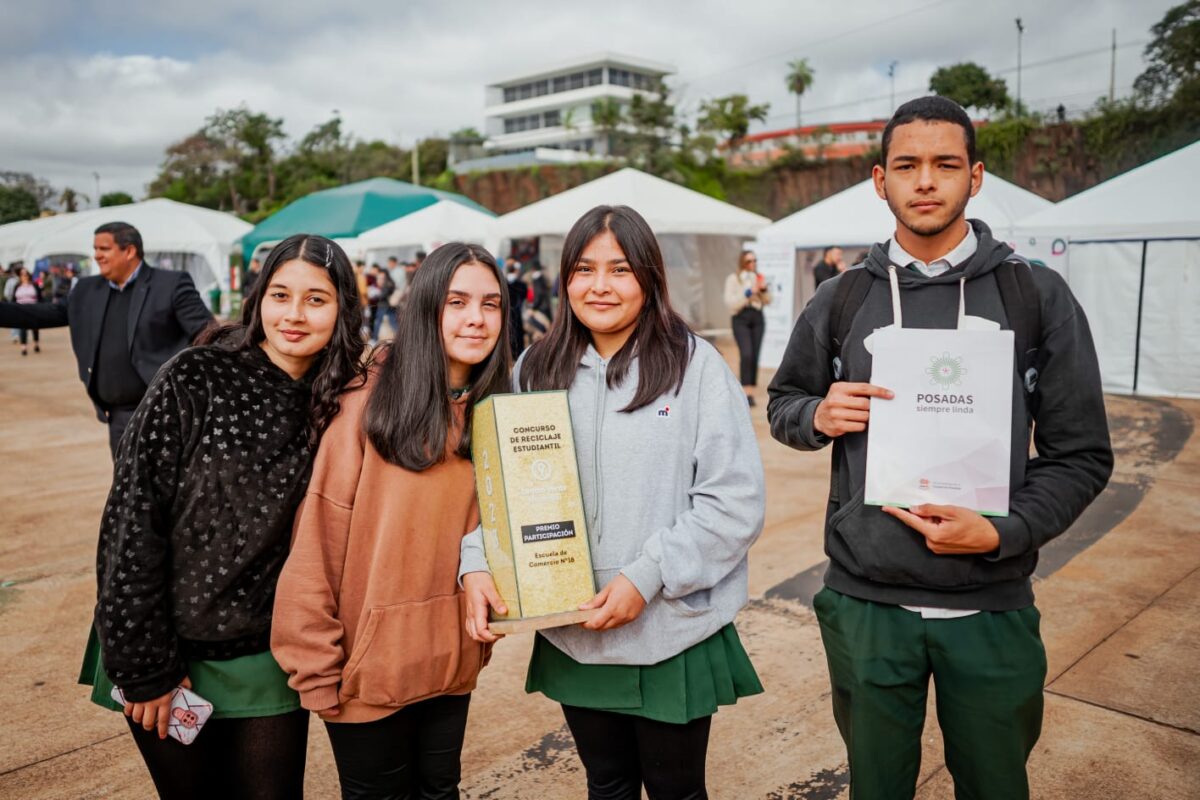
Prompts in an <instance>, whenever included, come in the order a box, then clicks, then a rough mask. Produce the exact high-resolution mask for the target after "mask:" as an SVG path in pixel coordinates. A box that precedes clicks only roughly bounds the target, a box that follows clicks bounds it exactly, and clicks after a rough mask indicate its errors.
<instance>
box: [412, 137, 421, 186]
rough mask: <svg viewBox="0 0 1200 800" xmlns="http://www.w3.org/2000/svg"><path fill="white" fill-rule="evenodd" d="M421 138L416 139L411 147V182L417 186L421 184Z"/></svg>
mask: <svg viewBox="0 0 1200 800" xmlns="http://www.w3.org/2000/svg"><path fill="white" fill-rule="evenodd" d="M420 150H421V140H420V139H417V140H416V141H415V142H413V149H412V182H413V183H415V184H416V185H417V186H420V185H421V155H420Z"/></svg>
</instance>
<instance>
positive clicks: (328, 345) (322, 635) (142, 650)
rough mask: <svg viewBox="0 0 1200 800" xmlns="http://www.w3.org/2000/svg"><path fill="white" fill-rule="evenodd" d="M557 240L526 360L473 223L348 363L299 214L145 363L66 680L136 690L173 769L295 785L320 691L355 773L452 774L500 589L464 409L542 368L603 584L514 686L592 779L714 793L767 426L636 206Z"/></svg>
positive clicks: (602, 213)
mask: <svg viewBox="0 0 1200 800" xmlns="http://www.w3.org/2000/svg"><path fill="white" fill-rule="evenodd" d="M564 253H565V255H564V261H563V263H564V280H563V281H562V286H563V287H564V294H565V296H564V298H563V303H562V306H561V310H560V313H559V315H558V318H557V320H556V321H555V323H554V325H553V326H552V328H551V330H550V332H549V334H548V335H547V337H546V338H545V339H543V340H542V341H541V342H539V343H538V344H537V345H534V346H532V347H531V348H530V349H529V350H528V351H527V352H526V353H525V354H524V355H523V356H522V359H521V361H520V362H519V363H518V365H517V369H516V370H514V369H513V368H512V359H511V351H510V349H509V347H508V346H507V344H508V341H509V333H508V330H507V326H508V325H509V324H510V316H509V313H508V303H509V298H508V292H507V290H506V287H505V280H504V277H503V276H502V274H501V273H500V270H499V269H498V267H497V265H496V263H495V261H494V260H493V258H492V257H491V256H490V255H489V254H488V253H487V252H486V251H484V250H483V249H482V248H479V247H476V246H473V245H467V244H458V243H451V244H446V245H443V246H441V247H439V248H438V249H437V250H435V251H434V252H433V253H431V254H430V255H429V257H428V258H427V259H426V260H425V262H424V264H423V265H422V266H421V268H420V269H419V270H418V271H417V272H416V274H415V276H414V280H413V283H412V290H411V296H410V298H409V302H408V307H407V313H405V314H404V315H403V316H402V317H401V318H400V328H399V331H398V332H397V335H396V337H395V339H394V340H392V341H391V342H390V343H388V344H385V345H382V346H380V347H379V348H377V349H376V350H374V351H373V352H371V353H370V354H367V357H366V358H364V349H365V347H364V344H363V339H362V336H361V335H360V332H359V325H360V316H359V314H358V293H357V288H356V285H355V277H354V273H353V270H352V268H351V265H350V263H349V262H348V260H347V259H346V256H345V254H344V253H343V252H342V250H341V249H340V248H339V247H338V246H337V245H336V244H335V243H333V242H331V241H329V240H327V239H324V238H322V237H319V236H307V235H299V236H294V237H292V238H290V239H288V240H285V241H284V242H282V243H281V244H280V245H278V246H277V247H276V248H275V249H274V250H273V251H272V252H271V254H270V255H269V256H268V257H267V259H266V261H265V263H264V265H263V269H262V274H261V276H260V277H259V279H258V280H257V281H256V282H255V285H254V288H253V290H252V292H251V294H250V296H249V298H248V301H247V303H246V305H245V310H244V312H243V317H242V321H241V324H240V325H237V326H232V327H228V328H225V329H220V330H217V331H216V332H213V333H210V334H209V336H208V342H207V343H205V344H203V345H201V346H197V347H193V348H190V349H188V350H185V351H184V352H182V353H180V354H179V355H178V356H177V357H175V358H174V359H173V360H171V361H170V362H168V363H167V364H166V365H165V366H164V367H163V368H162V369H161V370H160V371H159V373H158V375H157V376H156V377H155V379H154V381H153V382H152V384H151V386H150V387H149V389H148V391H147V393H146V397H145V399H144V400H143V402H142V404H141V405H140V407H139V409H138V411H137V412H136V414H135V415H134V418H133V420H132V421H131V422H130V425H129V428H128V430H127V431H126V433H125V435H124V437H123V439H122V441H121V445H120V447H119V449H118V452H117V457H116V462H115V473H114V480H113V487H112V490H111V493H110V496H109V500H108V503H107V505H106V507H105V511H104V515H103V519H102V524H101V532H100V546H99V558H98V573H99V594H98V601H97V605H96V613H95V625H94V631H93V637H92V641H90V642H89V646H88V653H87V658H86V659H85V665H84V676H83V678H84V680H85V682H89V683H91V684H92V685H93V687H94V688H93V693H92V698H93V700H94V701H95V702H97V703H99V704H101V705H104V706H107V707H110V708H113V709H114V710H115V709H116V708H122V706H121V705H119V704H118V703H116V702H115V701H113V700H112V699H111V697H110V692H111V689H112V686H113V685H115V686H117V687H119V688H120V689H121V690H122V692H123V693H124V697H125V700H126V704H125V705H124V706H123V709H124V711H125V713H126V716H127V717H128V720H129V727H130V730H131V731H132V733H133V736H134V740H135V742H136V743H137V746H138V748H139V749H140V751H141V753H142V756H143V758H144V760H145V762H146V764H147V766H148V768H149V770H150V774H151V776H152V777H153V779H154V782H155V785H156V787H157V789H158V791H159V792H160V794H161V795H162V796H164V797H213V796H220V794H219V793H221V792H224V793H225V794H227V795H230V796H246V797H297V796H300V793H301V791H302V785H303V773H304V764H305V753H306V740H307V728H308V720H309V712H310V711H311V712H316V713H317V715H318V716H319V717H320V718H321V719H322V720H324V721H325V722H326V723H327V729H328V732H329V739H330V742H331V745H332V748H333V754H334V758H335V761H336V763H337V768H338V774H339V778H340V781H341V786H342V792H343V796H345V797H355V798H357V797H408V796H410V795H411V796H414V797H423V798H425V797H428V798H434V797H455V796H457V786H458V782H459V776H460V768H459V754H460V751H461V747H462V742H463V736H464V732H465V729H466V722H467V709H468V704H469V698H470V692H471V691H472V689H473V688H474V686H475V681H476V678H477V675H478V673H479V671H480V669H481V668H482V667H483V665H484V664H485V663H486V661H487V659H488V657H489V654H490V648H491V646H492V643H493V642H494V641H495V640H496V638H497V637H495V636H494V635H493V634H491V633H490V631H489V630H488V628H487V608H488V606H489V605H491V606H500V607H503V600H502V599H501V598H499V597H498V596H497V594H496V590H495V587H494V584H493V583H492V582H491V578H490V575H489V574H488V573H487V562H486V559H484V558H483V557H482V548H481V545H480V541H479V538H478V532H477V530H476V529H477V526H478V523H479V515H478V508H477V503H476V499H475V483H474V477H473V469H472V465H471V461H470V455H471V441H470V430H471V413H472V407H473V404H475V403H477V402H479V401H480V400H482V399H484V398H485V397H487V396H488V395H490V394H493V393H497V392H508V391H537V390H544V389H569V399H570V404H571V407H572V412H573V413H572V417H573V419H574V420H576V425H575V431H574V433H575V437H576V440H577V442H578V443H579V447H580V453H581V454H584V453H585V451H586V455H587V457H586V458H581V465H580V466H581V479H582V483H583V486H584V487H585V493H586V497H587V501H586V502H587V507H588V509H589V514H590V518H589V522H590V526H589V532H590V535H591V538H592V542H593V561H594V565H595V568H596V576H597V585H598V586H599V587H600V588H601V591H600V593H599V594H598V595H597V596H596V597H595V599H594V600H593V601H592V602H591V604H590V605H591V607H593V608H595V609H596V613H595V614H594V616H593V617H592V619H591V621H589V622H588V623H587V624H586V625H585V626H577V627H575V628H572V629H556V630H552V631H545V632H543V633H542V634H540V635H539V636H538V637H537V640H536V644H535V648H534V654H533V658H532V660H531V663H530V670H529V684H528V686H529V689H530V690H531V691H541V692H543V693H544V694H546V695H547V696H549V697H551V698H553V699H555V700H558V701H559V702H561V703H562V704H563V707H564V712H565V714H566V717H567V720H568V722H569V724H570V726H571V729H572V731H573V733H574V734H575V736H576V740H577V743H578V745H579V752H580V756H581V758H582V759H583V760H584V763H585V765H586V767H587V771H588V785H589V791H591V792H592V793H593V795H594V796H597V797H626V796H633V794H635V793H637V792H640V787H641V786H642V785H643V784H645V785H646V786H647V787H648V789H649V790H650V791H651V793H652V794H653V795H654V796H662V797H688V796H702V794H703V791H704V758H705V753H706V750H707V739H708V724H709V719H710V717H711V715H712V714H713V712H715V711H716V709H717V706H718V705H720V704H728V703H733V702H735V701H736V700H737V698H738V697H741V696H746V695H749V694H754V693H757V692H760V691H762V687H761V685H760V683H759V680H758V677H757V676H756V674H755V672H754V668H753V667H752V666H751V664H750V661H749V658H748V657H747V655H746V652H745V650H744V648H743V647H742V645H741V643H740V642H739V640H738V636H737V633H736V631H735V630H734V628H733V624H732V623H733V619H734V616H735V615H736V613H737V611H738V610H739V609H740V608H741V606H742V605H743V603H744V602H745V600H746V594H747V588H746V576H747V565H746V552H747V550H748V549H749V547H750V545H751V544H752V543H753V542H754V540H755V538H756V537H757V536H758V533H759V531H760V529H761V525H762V515H763V505H764V497H763V493H764V478H763V472H762V465H761V462H760V459H759V455H758V448H757V444H756V441H755V437H754V432H753V430H752V428H751V424H750V419H749V414H748V412H747V410H746V407H745V400H744V399H742V395H741V392H740V391H739V388H738V385H737V382H736V381H735V380H734V378H733V375H732V373H730V371H729V369H728V367H726V365H725V363H724V361H723V360H722V358H721V356H720V354H719V353H718V352H717V351H716V350H715V349H714V348H713V347H712V346H711V345H709V344H707V343H706V342H704V341H703V340H700V339H698V338H696V337H695V336H694V335H693V334H692V333H691V332H690V331H689V329H688V327H687V325H686V323H685V322H684V321H683V320H682V319H681V318H680V317H679V316H678V314H676V312H675V311H674V310H673V309H672V308H671V305H670V302H669V299H668V296H667V290H666V275H665V272H664V269H663V266H662V257H661V254H660V252H659V249H658V244H657V242H656V240H655V237H654V234H653V232H652V231H651V230H650V228H649V227H648V226H647V224H646V222H645V221H644V220H643V219H642V218H641V217H640V216H639V215H638V214H637V212H636V211H634V210H632V209H630V208H627V207H599V208H596V209H593V210H592V211H590V212H589V213H588V214H586V215H585V216H584V217H583V218H582V219H580V220H579V222H578V223H577V224H576V225H575V226H574V228H573V229H572V230H571V232H570V234H569V235H568V237H567V239H566V242H565V245H564ZM665 398H669V403H670V406H671V413H670V416H669V417H663V416H660V415H659V413H658V412H659V407H660V406H662V405H664V403H665V402H668V400H667V399H665ZM668 453H669V454H670V456H671V457H670V459H667V458H665V457H664V455H665V454H668ZM648 488H649V489H650V490H651V491H647V489H648ZM636 498H641V500H640V501H638V500H637V499H636ZM472 531H476V532H475V533H473V534H472ZM460 576H461V579H462V583H461V586H460V583H459V580H460ZM464 588H465V591H464ZM464 623H465V624H464ZM179 685H184V686H188V687H190V688H191V689H192V690H193V691H194V692H195V693H196V694H198V695H200V696H201V697H203V698H205V699H206V700H208V701H209V702H211V703H212V705H213V707H214V714H213V717H212V719H211V720H210V721H209V722H208V723H207V725H206V726H205V728H204V730H203V731H202V733H201V735H200V736H199V737H198V738H197V739H196V741H195V743H194V744H192V745H190V746H189V747H182V746H180V745H179V744H178V743H177V742H173V741H170V740H169V739H165V738H164V736H165V733H166V730H167V725H168V722H169V716H168V714H169V703H170V698H171V694H172V693H173V691H174V689H175V687H176V686H179ZM680 686H682V687H683V690H682V691H681V690H680V688H679V687H680ZM265 765H269V768H265Z"/></svg>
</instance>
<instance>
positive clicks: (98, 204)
mask: <svg viewBox="0 0 1200 800" xmlns="http://www.w3.org/2000/svg"><path fill="white" fill-rule="evenodd" d="M92 177H93V178H95V179H96V208H99V207H100V173H99V172H93V173H92Z"/></svg>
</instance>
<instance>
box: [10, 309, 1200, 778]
mask: <svg viewBox="0 0 1200 800" xmlns="http://www.w3.org/2000/svg"><path fill="white" fill-rule="evenodd" d="M0 335H3V338H2V339H0V466H2V472H0V474H2V476H3V478H2V480H0V709H2V713H0V798H22V799H25V798H28V799H30V800H33V799H34V798H45V799H46V800H50V799H51V798H64V799H69V800H78V799H81V798H145V797H153V788H152V786H151V784H150V780H149V778H148V776H147V774H146V771H145V768H144V766H143V765H142V763H141V760H140V758H139V757H138V754H137V752H136V749H135V747H134V745H133V743H132V742H131V740H130V738H129V735H128V733H127V732H126V730H125V725H124V722H123V721H122V720H121V719H120V718H119V717H118V716H117V715H115V714H112V713H110V712H107V711H103V710H101V709H99V708H97V707H95V706H93V705H91V704H90V703H89V702H88V700H87V690H86V689H85V688H83V687H80V686H78V685H76V682H75V681H76V677H77V675H78V669H79V661H80V656H81V654H82V651H83V646H84V642H85V639H86V631H87V626H88V623H89V620H90V615H91V606H92V602H93V597H94V592H95V585H94V573H93V570H94V556H95V542H96V530H97V522H98V520H99V516H100V511H101V508H102V505H103V502H104V499H105V496H106V493H107V488H108V482H109V477H110V470H111V465H110V461H109V455H108V448H107V439H106V429H105V427H104V426H103V425H101V424H100V423H99V422H97V421H96V419H95V416H94V415H93V413H92V410H91V406H90V404H89V403H88V401H87V398H86V396H85V394H84V392H83V389H82V387H81V385H80V383H79V381H78V379H77V377H76V373H75V366H74V361H73V358H72V356H71V353H70V348H69V344H68V341H67V336H66V333H65V331H62V330H56V331H45V332H43V352H42V353H41V354H39V355H33V354H31V355H30V356H28V357H26V358H22V357H21V356H20V354H19V350H18V348H17V347H15V346H12V345H10V344H8V341H7V339H8V337H7V335H6V332H0ZM1108 407H1109V414H1110V421H1111V425H1112V428H1113V440H1114V444H1115V446H1116V448H1117V451H1118V459H1117V469H1116V473H1115V474H1114V476H1113V481H1112V484H1111V486H1110V487H1109V489H1108V490H1107V491H1106V492H1105V494H1104V495H1103V496H1102V498H1101V499H1100V500H1099V501H1097V503H1095V504H1094V505H1093V506H1092V508H1091V509H1089V511H1088V513H1087V514H1086V515H1085V516H1084V517H1083V518H1082V519H1081V520H1080V521H1079V522H1078V523H1077V524H1076V526H1075V527H1074V528H1072V530H1071V531H1069V532H1068V533H1067V534H1064V536H1063V537H1061V538H1060V539H1059V540H1056V541H1055V542H1054V543H1052V545H1051V546H1050V547H1048V548H1047V549H1046V550H1045V551H1043V558H1042V565H1041V567H1040V568H1039V572H1038V577H1037V586H1036V589H1037V596H1038V606H1039V608H1040V609H1041V612H1042V615H1043V623H1042V625H1043V628H1042V633H1043V636H1044V638H1045V642H1046V647H1047V650H1048V654H1049V662H1050V670H1049V675H1048V677H1047V694H1046V716H1045V726H1044V729H1043V733H1042V737H1041V740H1040V742H1039V743H1038V746H1037V749H1036V750H1035V751H1034V754H1033V756H1032V758H1031V760H1030V765H1029V769H1030V774H1031V782H1032V786H1033V794H1034V796H1035V797H1038V798H1089V799H1093V798H1094V799H1096V800H1101V799H1107V798H1120V799H1121V800H1125V799H1126V798H1129V799H1133V798H1151V799H1152V800H1174V799H1176V798H1178V800H1184V799H1185V798H1200V688H1198V684H1197V682H1196V674H1197V665H1198V664H1200V615H1198V614H1197V613H1196V612H1197V609H1198V608H1200V571H1198V569H1200V534H1198V531H1197V527H1198V524H1197V521H1198V520H1200V444H1197V443H1196V441H1195V440H1194V439H1193V437H1192V431H1193V428H1194V427H1195V423H1196V421H1197V419H1198V418H1200V402H1190V401H1170V402H1167V401H1160V400H1150V399H1132V398H1125V397H1110V398H1109V400H1108ZM754 421H755V426H756V428H757V431H758V437H759V442H760V445H761V447H762V453H763V460H764V463H765V464H766V468H767V476H768V508H767V525H766V529H765V530H764V532H763V535H762V538H761V539H760V541H759V542H758V543H757V544H756V545H755V547H754V549H753V550H752V551H751V556H750V563H751V582H750V591H751V598H752V599H751V602H750V604H749V606H748V607H747V608H746V609H745V610H744V611H743V612H742V614H741V616H740V617H739V618H738V630H739V632H740V634H741V636H742V639H743V641H744V642H745V644H746V646H747V649H748V650H749V652H750V655H751V658H752V659H753V661H754V663H755V665H756V667H757V668H758V671H759V674H760V675H761V677H762V679H763V683H764V684H765V686H766V687H767V692H766V693H765V694H763V695H760V696H757V697H752V698H749V699H746V700H743V701H742V702H740V703H738V705H736V706H733V707H727V708H724V709H722V710H721V711H720V713H718V714H717V716H716V717H715V719H714V723H713V731H712V744H711V747H710V751H709V762H708V777H709V787H710V792H711V795H712V796H713V797H714V798H767V799H769V800H784V798H796V799H797V800H799V799H800V798H804V799H806V800H834V799H835V798H843V797H846V796H848V776H847V772H846V759H845V751H844V750H843V747H842V743H841V740H840V739H839V737H838V733H837V730H836V728H835V726H834V723H833V717H832V714H831V710H830V699H829V686H828V682H827V677H826V671H825V661H824V654H823V652H822V648H821V640H820V635H819V632H818V629H817V625H816V620H815V619H814V617H813V614H812V611H811V610H810V608H809V606H808V603H809V601H810V599H811V596H812V593H813V591H815V589H816V587H817V586H818V585H819V576H820V571H821V568H822V567H821V565H822V564H823V562H824V555H823V553H822V547H821V518H822V515H823V509H824V498H825V494H826V490H827V486H828V454H827V453H798V452H795V451H792V450H789V449H787V448H785V447H783V446H781V445H778V444H776V443H775V442H774V441H772V440H771V439H770V436H769V435H768V432H767V426H766V415H765V411H764V408H763V404H761V403H760V405H759V406H758V407H757V408H756V409H754ZM530 643H531V640H530V637H529V636H528V635H525V636H514V637H509V638H508V639H506V640H504V641H503V642H501V643H500V644H499V646H498V647H497V648H496V651H495V655H494V657H493V659H492V663H491V666H489V667H488V668H487V670H485V672H484V674H483V676H482V677H481V679H480V682H479V688H478V690H477V691H476V693H475V695H474V698H473V702H472V708H471V721H470V724H469V727H468V730H467V741H466V748H465V751H464V754H463V772H464V779H463V796H464V797H465V798H488V799H489V800H505V799H507V798H579V797H583V796H585V792H584V783H583V772H582V767H581V766H580V763H579V760H578V758H577V757H576V755H575V751H574V747H573V745H572V742H571V738H570V736H569V735H568V733H567V732H566V728H565V726H564V724H563V719H562V715H561V713H560V711H559V709H558V707H557V706H556V705H555V704H554V703H552V702H550V701H548V700H546V699H545V698H542V697H541V696H530V695H526V694H525V693H524V690H523V687H524V670H525V665H526V662H527V659H528V656H529V650H530ZM307 790H308V796H309V797H313V798H333V797H336V796H337V777H336V773H335V771H334V768H333V763H332V759H331V756H330V752H329V745H328V742H327V740H326V737H325V733H324V730H323V729H322V727H321V726H320V725H319V724H314V725H313V726H312V728H311V733H310V749H309V761H308V773H307ZM917 796H918V798H920V799H921V800H933V799H934V798H951V797H953V787H952V784H951V780H950V776H949V774H948V773H947V771H946V770H945V768H944V761H943V757H942V746H941V739H940V735H939V733H938V729H937V724H936V722H935V721H934V715H933V714H932V710H931V713H930V714H929V721H928V723H927V726H926V739H925V749H924V758H923V768H922V772H921V778H920V788H919V790H918V792H917Z"/></svg>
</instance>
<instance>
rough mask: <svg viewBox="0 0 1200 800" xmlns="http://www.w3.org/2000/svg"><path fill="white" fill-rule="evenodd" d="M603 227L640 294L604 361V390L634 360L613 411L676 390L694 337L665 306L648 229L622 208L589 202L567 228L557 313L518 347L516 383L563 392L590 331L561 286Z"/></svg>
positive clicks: (658, 255)
mask: <svg viewBox="0 0 1200 800" xmlns="http://www.w3.org/2000/svg"><path fill="white" fill-rule="evenodd" d="M605 231H609V232H611V233H612V235H613V236H614V237H615V238H616V240H617V244H619V245H620V246H621V250H622V251H624V253H625V259H626V260H627V261H628V262H629V265H630V266H631V267H632V268H633V275H634V277H635V278H637V282H638V285H639V286H641V287H642V292H643V294H644V295H645V303H644V304H643V305H642V311H641V313H640V314H639V315H638V320H637V328H636V329H635V330H634V332H633V335H632V336H630V337H629V340H628V341H627V342H625V344H624V345H622V347H621V349H620V350H618V351H617V353H616V355H614V356H613V357H612V360H611V361H610V362H609V366H608V385H609V388H612V387H614V386H617V385H619V384H620V383H621V382H622V381H623V380H625V375H626V374H627V373H628V372H629V365H630V363H632V361H633V359H634V357H635V356H636V357H637V359H638V362H639V363H638V387H637V392H636V393H635V394H634V395H633V399H632V400H631V401H629V405H627V406H625V408H622V409H621V410H622V411H625V412H629V411H637V410H638V409H639V408H642V407H643V406H648V405H650V403H652V402H654V400H655V399H656V398H658V397H661V396H662V395H664V394H666V393H667V392H668V391H671V390H674V391H675V392H678V391H679V390H680V388H682V387H683V378H684V375H685V374H686V373H687V368H688V362H690V361H691V358H692V350H693V348H694V342H693V339H692V335H691V333H692V332H691V329H690V328H688V324H687V323H686V322H684V321H683V317H681V316H679V314H677V313H676V312H675V309H673V308H671V298H670V296H669V295H668V293H667V271H666V268H665V267H664V266H663V257H662V251H661V250H660V249H659V247H658V240H657V239H656V238H654V231H652V230H650V226H649V225H648V224H646V220H645V219H643V218H642V215H641V214H639V213H638V212H636V211H634V210H633V209H632V208H630V207H629V206H596V207H595V208H593V209H592V210H591V211H589V212H587V213H586V214H584V215H583V216H582V217H580V218H579V220H578V221H577V222H576V223H575V224H574V225H573V226H571V230H570V232H569V233H568V234H567V238H566V240H565V241H564V242H563V249H562V266H561V268H560V279H559V282H558V314H557V315H556V316H555V318H554V323H553V324H552V325H551V326H550V330H549V331H548V332H547V333H546V336H545V337H544V338H543V339H541V340H540V341H538V342H536V343H534V344H533V345H531V346H530V348H529V350H528V352H526V354H525V360H524V362H522V364H521V388H522V389H525V390H530V389H533V390H541V389H566V388H568V387H570V385H571V381H573V380H574V379H575V370H576V369H578V368H579V360H580V359H581V358H583V354H584V352H586V351H587V347H588V344H589V343H590V342H591V341H592V333H591V331H590V330H588V328H587V326H585V325H584V324H583V323H582V322H580V321H579V318H578V317H576V316H575V313H574V311H572V310H571V303H570V300H569V298H568V296H567V286H568V285H569V284H570V283H571V276H572V275H573V274H574V273H575V268H576V266H578V264H579V259H580V258H582V256H583V251H584V250H585V249H586V248H587V246H588V244H590V243H591V241H592V240H593V239H595V238H596V237H597V236H599V235H600V234H602V233H604V232H605Z"/></svg>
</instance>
